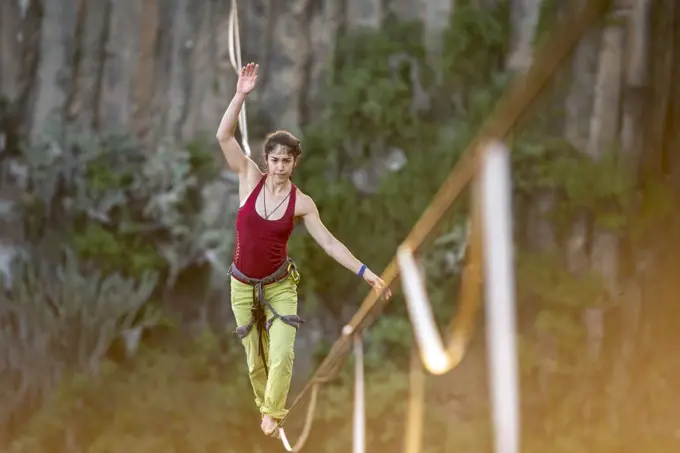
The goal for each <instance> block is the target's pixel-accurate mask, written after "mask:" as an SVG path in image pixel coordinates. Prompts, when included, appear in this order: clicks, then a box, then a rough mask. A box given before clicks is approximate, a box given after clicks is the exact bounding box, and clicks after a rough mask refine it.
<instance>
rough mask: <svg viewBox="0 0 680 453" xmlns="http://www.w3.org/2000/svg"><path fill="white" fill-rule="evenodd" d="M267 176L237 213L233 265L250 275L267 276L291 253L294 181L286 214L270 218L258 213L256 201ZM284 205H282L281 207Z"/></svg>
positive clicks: (251, 276)
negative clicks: (289, 243)
mask: <svg viewBox="0 0 680 453" xmlns="http://www.w3.org/2000/svg"><path fill="white" fill-rule="evenodd" d="M266 179H267V176H266V175H265V176H263V177H262V179H260V182H258V183H257V186H255V189H254V190H253V191H252V193H251V194H250V195H249V196H248V199H247V200H246V202H245V204H244V205H243V206H242V207H240V208H239V210H238V213H237V214H236V245H235V248H234V266H236V268H237V269H238V270H240V271H241V272H242V273H243V274H245V275H247V276H248V277H250V278H264V277H266V276H268V275H271V274H272V273H273V272H274V271H275V270H277V269H278V268H279V266H281V264H283V262H284V260H285V259H286V258H287V257H288V239H289V238H290V235H291V233H292V232H293V226H294V223H293V219H294V217H295V196H296V194H297V190H296V187H295V184H292V183H291V193H290V197H289V198H288V206H287V207H286V208H285V209H286V212H285V213H284V214H283V217H281V218H280V219H277V220H267V219H265V218H264V217H262V216H260V214H258V213H257V211H256V209H255V202H256V200H257V197H258V195H259V194H260V191H262V187H264V181H265V180H266ZM284 203H285V202H284ZM281 208H283V206H281V207H280V208H278V209H281Z"/></svg>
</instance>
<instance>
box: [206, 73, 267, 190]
mask: <svg viewBox="0 0 680 453" xmlns="http://www.w3.org/2000/svg"><path fill="white" fill-rule="evenodd" d="M257 71H258V65H256V64H253V63H249V64H247V65H246V66H244V67H243V68H241V73H240V74H239V78H238V82H237V83H236V93H235V94H234V97H233V98H232V100H231V102H230V103H229V106H228V107H227V110H226V111H225V112H224V115H223V116H222V121H220V126H219V127H218V129H217V134H216V137H217V141H218V142H219V143H220V148H222V153H223V154H224V157H225V158H226V160H227V165H228V166H229V168H230V169H231V170H232V171H233V172H234V173H236V174H237V175H238V176H239V179H240V180H241V183H242V184H241V186H243V183H246V186H250V185H251V184H250V183H252V182H253V181H257V180H258V179H259V178H260V177H261V176H262V173H261V172H260V169H259V168H257V165H256V164H255V162H253V161H252V160H251V159H250V158H249V157H248V156H246V155H245V154H244V153H243V150H242V149H241V146H240V145H239V144H238V142H237V141H236V137H235V135H234V134H235V133H236V125H237V124H238V116H239V113H240V111H241V108H242V107H243V103H244V102H245V100H246V97H247V96H248V93H250V92H251V91H252V90H253V89H254V88H255V84H256V83H257ZM242 188H243V189H247V187H242ZM246 191H247V190H246Z"/></svg>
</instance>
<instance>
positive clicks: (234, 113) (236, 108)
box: [217, 91, 250, 176]
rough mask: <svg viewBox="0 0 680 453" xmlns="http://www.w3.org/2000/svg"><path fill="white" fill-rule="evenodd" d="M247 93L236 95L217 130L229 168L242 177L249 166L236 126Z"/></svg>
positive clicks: (237, 93) (218, 139)
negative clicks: (237, 135)
mask: <svg viewBox="0 0 680 453" xmlns="http://www.w3.org/2000/svg"><path fill="white" fill-rule="evenodd" d="M246 96H247V94H246V93H239V92H238V91H237V92H236V94H234V97H233V98H232V100H231V102H230V103H229V106H228V107H227V110H226V111H225V112H224V115H223V116H222V121H220V126H219V128H218V129H217V141H219V143H220V148H222V153H223V154H224V157H225V159H226V160H227V165H229V168H230V169H231V170H232V171H233V172H234V173H236V174H238V175H239V176H242V175H244V174H245V172H246V171H247V169H248V168H247V166H248V165H249V162H248V161H249V160H250V159H248V157H247V156H246V155H245V154H244V153H243V150H242V149H241V146H240V145H239V144H238V142H237V141H236V137H235V133H236V124H237V123H238V115H239V112H240V111H241V107H242V106H243V103H244V102H245V100H246Z"/></svg>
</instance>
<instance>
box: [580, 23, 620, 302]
mask: <svg viewBox="0 0 680 453" xmlns="http://www.w3.org/2000/svg"><path fill="white" fill-rule="evenodd" d="M622 21H623V19H622V18H621V16H620V15H618V14H617V13H614V14H613V15H612V16H611V17H610V19H609V20H608V25H606V26H605V29H604V30H603V33H602V47H601V50H600V61H599V68H598V74H597V80H596V84H595V98H594V100H595V102H594V107H593V115H592V117H591V121H590V138H589V141H588V148H587V152H588V154H589V155H590V157H592V158H593V159H595V160H598V159H600V158H602V156H604V154H605V153H607V152H616V151H615V150H616V149H618V143H619V141H618V138H619V111H620V106H621V88H622V86H621V83H622V79H623V74H624V71H623V61H624V57H623V49H624V27H623V24H622ZM596 215H598V213H596ZM618 243H619V239H618V236H617V234H616V233H615V232H614V231H612V230H611V229H608V228H606V227H601V226H595V228H594V232H593V239H592V250H591V255H590V266H591V269H592V270H594V271H595V272H596V273H598V274H599V275H601V276H602V278H603V282H604V285H605V288H606V290H607V292H608V294H609V296H610V297H612V298H615V297H616V295H617V293H618V290H617V280H618V268H617V265H618Z"/></svg>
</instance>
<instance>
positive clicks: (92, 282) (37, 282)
mask: <svg viewBox="0 0 680 453" xmlns="http://www.w3.org/2000/svg"><path fill="white" fill-rule="evenodd" d="M31 258H33V259H29V260H28V261H23V260H22V261H18V262H17V264H16V265H15V266H14V269H13V280H12V282H11V285H8V286H9V291H8V293H7V294H5V293H4V292H0V363H2V364H3V372H2V374H0V391H1V392H2V393H3V394H5V395H10V394H11V395H13V396H12V398H11V399H9V400H7V401H5V410H4V411H3V412H2V413H1V414H2V417H1V418H0V424H5V423H6V422H7V418H6V417H11V416H12V413H13V412H14V411H17V412H18V411H19V410H20V409H26V407H27V406H29V407H30V406H31V405H39V404H40V403H41V402H42V400H43V399H44V398H46V397H48V396H49V395H50V392H51V391H52V389H53V388H54V386H55V385H56V384H57V383H58V382H59V379H60V377H61V376H62V375H64V374H67V373H69V372H72V371H73V370H76V371H82V372H89V373H94V372H96V371H97V370H98V369H99V366H100V364H101V361H102V359H103V358H104V355H105V354H106V353H107V351H108V349H109V347H110V346H111V344H112V343H113V341H114V340H115V339H116V338H118V337H119V336H120V335H121V333H122V332H124V331H125V330H127V329H131V328H134V327H135V326H138V325H152V324H154V323H155V322H156V321H157V320H158V313H157V312H154V311H152V310H150V309H149V308H148V307H146V306H145V303H146V302H147V301H148V300H149V297H150V296H151V293H152V291H153V289H154V287H155V285H156V279H157V276H156V275H154V274H152V273H149V272H145V273H144V275H143V276H142V279H141V283H139V284H137V283H135V282H134V281H133V280H130V279H125V278H123V277H122V276H121V275H119V274H116V273H111V274H108V275H102V273H101V272H99V271H96V270H95V271H92V270H90V271H86V270H83V269H82V266H81V263H79V262H78V261H77V260H76V259H75V257H74V254H73V253H71V252H68V253H66V259H65V264H64V265H60V266H57V267H54V266H53V265H52V263H49V262H46V261H38V260H37V259H35V258H34V257H31ZM4 286H5V282H3V281H2V279H0V287H4Z"/></svg>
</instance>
